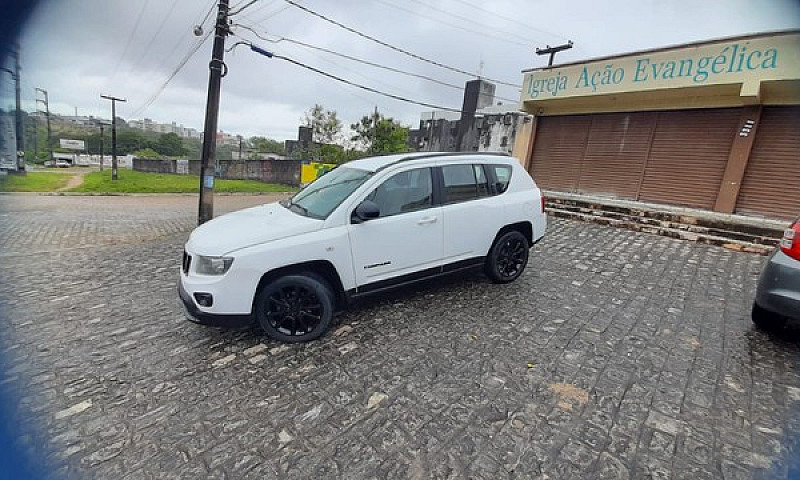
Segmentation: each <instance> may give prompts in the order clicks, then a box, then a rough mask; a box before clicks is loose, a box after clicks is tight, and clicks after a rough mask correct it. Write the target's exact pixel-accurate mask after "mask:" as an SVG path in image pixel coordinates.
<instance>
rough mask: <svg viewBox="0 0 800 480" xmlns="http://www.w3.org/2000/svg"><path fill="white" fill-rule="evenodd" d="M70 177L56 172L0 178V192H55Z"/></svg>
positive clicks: (29, 173) (31, 173) (30, 173)
mask: <svg viewBox="0 0 800 480" xmlns="http://www.w3.org/2000/svg"><path fill="white" fill-rule="evenodd" d="M70 177H72V175H68V174H65V173H56V172H28V173H26V174H25V175H6V176H4V177H2V178H0V192H55V191H56V190H58V189H59V188H61V187H63V186H64V185H66V184H67V182H68V181H69V179H70Z"/></svg>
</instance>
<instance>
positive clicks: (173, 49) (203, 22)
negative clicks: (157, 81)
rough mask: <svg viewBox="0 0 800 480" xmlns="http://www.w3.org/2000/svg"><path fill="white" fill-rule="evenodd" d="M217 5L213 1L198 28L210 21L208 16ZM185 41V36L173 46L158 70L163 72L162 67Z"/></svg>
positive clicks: (179, 38)
mask: <svg viewBox="0 0 800 480" xmlns="http://www.w3.org/2000/svg"><path fill="white" fill-rule="evenodd" d="M215 5H216V0H215V1H213V2H211V8H210V9H209V10H208V12H207V13H206V15H205V16H204V17H203V19H202V20H201V21H200V22H198V23H195V24H194V25H197V26H200V27H202V26H203V25H205V23H206V21H207V20H208V16H209V14H210V13H211V10H213V9H214V6H215ZM190 27H191V25H190ZM184 39H185V37H184V36H180V37H178V41H177V42H175V45H173V46H172V49H170V51H169V53H168V54H166V55H165V56H164V57H163V58H162V60H161V62H160V63H159V64H158V68H157V69H156V70H161V67H162V66H164V64H165V63H166V61H167V60H168V59H170V58H171V57H172V54H173V53H175V51H176V50H178V47H180V46H181V43H183V40H184Z"/></svg>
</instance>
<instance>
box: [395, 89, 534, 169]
mask: <svg viewBox="0 0 800 480" xmlns="http://www.w3.org/2000/svg"><path fill="white" fill-rule="evenodd" d="M494 94H495V86H494V84H492V83H489V82H487V81H485V80H471V81H469V82H467V84H466V86H465V88H464V102H463V106H462V108H461V112H452V111H445V110H438V111H433V112H425V113H423V114H422V115H421V116H420V122H419V128H418V129H414V130H411V131H410V132H409V136H408V145H409V147H411V148H412V149H414V150H419V151H426V152H503V153H508V154H510V153H511V152H512V150H513V147H514V141H515V138H516V135H517V132H518V131H520V130H521V126H522V124H523V123H525V122H530V116H529V115H527V114H525V113H523V112H520V111H518V110H517V106H516V105H509V106H505V105H502V104H498V105H494Z"/></svg>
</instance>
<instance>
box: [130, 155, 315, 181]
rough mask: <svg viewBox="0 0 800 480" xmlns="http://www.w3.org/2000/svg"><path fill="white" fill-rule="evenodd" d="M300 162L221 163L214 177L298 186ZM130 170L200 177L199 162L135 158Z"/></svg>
mask: <svg viewBox="0 0 800 480" xmlns="http://www.w3.org/2000/svg"><path fill="white" fill-rule="evenodd" d="M300 163H301V162H300V160H271V159H270V160H220V161H219V168H218V169H217V172H216V177H217V178H225V179H231V180H260V181H262V182H268V183H282V184H285V185H295V186H296V185H299V184H300ZM133 169H134V170H137V171H140V172H154V173H175V174H183V175H186V174H188V175H198V176H199V175H200V160H170V159H160V158H159V159H150V158H134V159H133Z"/></svg>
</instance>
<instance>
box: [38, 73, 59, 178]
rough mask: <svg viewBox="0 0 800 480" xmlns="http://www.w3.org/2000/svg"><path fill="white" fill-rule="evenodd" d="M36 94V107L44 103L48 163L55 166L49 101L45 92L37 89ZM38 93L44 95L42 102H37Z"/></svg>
mask: <svg viewBox="0 0 800 480" xmlns="http://www.w3.org/2000/svg"><path fill="white" fill-rule="evenodd" d="M36 92H37V93H36V104H37V105H38V104H39V103H40V102H41V103H44V109H45V115H46V118H47V149H48V150H49V151H50V162H51V163H53V165H55V162H54V161H53V142H52V141H51V140H50V138H51V137H52V136H53V130H52V129H51V128H50V101H49V99H48V97H47V90H44V89H42V88H38V87H37V88H36ZM39 93H41V94H42V95H44V100H39Z"/></svg>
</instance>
